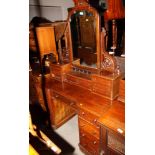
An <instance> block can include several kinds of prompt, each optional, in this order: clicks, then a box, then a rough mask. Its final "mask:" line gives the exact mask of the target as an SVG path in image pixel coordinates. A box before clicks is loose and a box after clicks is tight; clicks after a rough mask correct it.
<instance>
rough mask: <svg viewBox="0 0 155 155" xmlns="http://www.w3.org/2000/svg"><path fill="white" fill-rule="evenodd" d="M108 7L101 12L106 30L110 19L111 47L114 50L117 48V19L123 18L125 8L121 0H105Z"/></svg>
mask: <svg viewBox="0 0 155 155" xmlns="http://www.w3.org/2000/svg"><path fill="white" fill-rule="evenodd" d="M107 3H108V9H107V10H106V11H105V12H104V13H103V14H104V20H105V28H106V31H109V28H108V21H110V20H111V21H112V47H111V49H112V50H113V52H115V50H116V48H117V22H116V20H117V19H123V18H125V8H124V6H123V2H122V0H107Z"/></svg>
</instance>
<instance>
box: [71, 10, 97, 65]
mask: <svg viewBox="0 0 155 155" xmlns="http://www.w3.org/2000/svg"><path fill="white" fill-rule="evenodd" d="M70 24H71V25H70V26H71V34H72V47H73V60H79V61H75V62H76V64H77V62H78V63H79V65H82V66H89V67H94V68H96V63H97V53H96V24H95V17H94V15H93V13H90V12H88V11H86V10H80V11H76V12H75V13H74V14H73V15H72V16H71V22H70ZM73 63H74V61H73Z"/></svg>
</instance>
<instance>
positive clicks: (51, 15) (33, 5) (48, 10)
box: [29, 0, 74, 21]
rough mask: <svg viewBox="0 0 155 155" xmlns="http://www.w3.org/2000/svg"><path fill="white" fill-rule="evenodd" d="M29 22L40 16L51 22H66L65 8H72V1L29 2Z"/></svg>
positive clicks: (47, 0) (35, 0)
mask: <svg viewBox="0 0 155 155" xmlns="http://www.w3.org/2000/svg"><path fill="white" fill-rule="evenodd" d="M29 6H30V7H29V21H30V20H31V19H32V18H33V17H34V16H42V17H45V18H47V19H49V20H51V21H55V20H66V19H67V15H68V12H67V8H70V7H73V6H74V3H73V1H72V0H29Z"/></svg>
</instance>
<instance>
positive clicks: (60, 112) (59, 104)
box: [46, 89, 76, 128]
mask: <svg viewBox="0 0 155 155" xmlns="http://www.w3.org/2000/svg"><path fill="white" fill-rule="evenodd" d="M46 95H47V101H48V107H49V111H50V119H51V124H52V127H53V128H58V127H60V126H61V125H62V124H64V123H65V122H66V121H68V120H69V119H70V118H72V117H73V116H74V115H75V114H76V112H75V110H74V109H73V108H72V107H70V106H69V105H68V103H66V102H65V101H66V100H62V99H61V98H59V97H58V96H57V95H56V94H55V93H53V92H51V90H50V89H46Z"/></svg>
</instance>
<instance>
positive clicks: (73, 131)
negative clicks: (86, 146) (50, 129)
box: [55, 115, 84, 155]
mask: <svg viewBox="0 0 155 155" xmlns="http://www.w3.org/2000/svg"><path fill="white" fill-rule="evenodd" d="M55 132H56V133H57V134H59V135H60V136H61V137H62V138H64V139H65V140H66V141H67V142H68V143H69V144H70V145H72V146H73V147H74V148H75V151H74V153H73V154H72V155H84V154H83V153H82V152H81V151H80V149H79V146H78V144H79V129H78V116H77V115H76V116H74V117H73V118H72V119H70V120H69V121H68V122H67V123H65V124H64V125H62V126H61V127H59V128H58V129H56V130H55Z"/></svg>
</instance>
